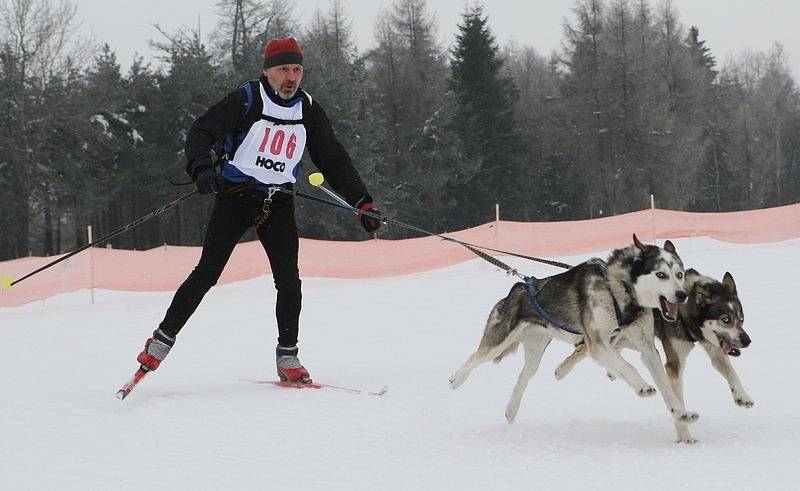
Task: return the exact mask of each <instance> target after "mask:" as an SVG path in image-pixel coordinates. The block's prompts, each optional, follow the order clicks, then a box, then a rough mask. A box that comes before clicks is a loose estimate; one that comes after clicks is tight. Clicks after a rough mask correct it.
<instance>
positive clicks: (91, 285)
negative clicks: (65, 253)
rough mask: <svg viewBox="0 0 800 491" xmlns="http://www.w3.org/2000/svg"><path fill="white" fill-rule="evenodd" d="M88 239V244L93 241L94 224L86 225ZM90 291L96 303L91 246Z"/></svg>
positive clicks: (91, 250)
mask: <svg viewBox="0 0 800 491" xmlns="http://www.w3.org/2000/svg"><path fill="white" fill-rule="evenodd" d="M86 239H87V240H88V241H89V242H87V244H91V243H92V226H91V225H87V226H86ZM89 291H90V294H91V298H92V305H94V247H90V248H89Z"/></svg>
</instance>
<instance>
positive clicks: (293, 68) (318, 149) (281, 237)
mask: <svg viewBox="0 0 800 491" xmlns="http://www.w3.org/2000/svg"><path fill="white" fill-rule="evenodd" d="M302 79H303V51H302V49H301V47H300V45H299V44H298V42H297V40H296V39H295V38H291V37H290V38H283V39H273V40H272V41H270V42H269V43H268V44H267V46H266V48H265V50H264V69H263V71H262V75H261V77H260V78H259V79H258V80H251V81H249V82H247V83H245V84H243V85H242V86H241V87H239V88H238V89H236V90H234V91H233V92H231V93H230V94H228V95H227V96H226V97H225V98H224V99H222V100H221V101H219V102H218V103H217V104H215V105H214V106H212V107H211V108H210V109H209V110H208V111H207V112H206V113H205V114H203V115H202V116H200V117H199V118H198V119H197V120H196V121H195V122H194V123H193V124H192V126H191V128H190V129H189V132H188V135H187V137H186V147H185V151H186V160H187V166H186V171H187V172H188V173H189V175H190V176H191V177H192V180H193V181H194V183H195V185H196V186H197V189H198V191H199V192H200V193H216V199H215V203H214V210H213V212H212V215H211V219H210V221H209V223H208V228H207V230H206V236H205V240H204V243H203V252H202V256H201V257H200V262H199V263H198V264H197V266H196V267H195V268H194V270H193V271H192V273H191V274H190V275H189V277H188V278H187V279H186V280H185V281H184V282H183V284H182V285H181V286H180V287H179V288H178V290H177V291H176V292H175V296H174V298H173V299H172V303H171V305H170V306H169V308H168V309H167V313H166V315H165V317H164V320H163V321H162V322H161V324H160V325H159V327H158V329H156V330H155V331H154V332H153V337H151V338H149V339H148V340H147V341H146V343H145V347H144V350H143V351H142V352H141V353H140V354H139V356H138V357H137V361H138V362H139V363H140V364H141V365H142V368H143V369H144V370H148V371H152V370H155V369H157V368H158V366H159V364H160V363H161V362H162V361H163V360H164V358H165V357H166V356H167V354H168V353H169V351H170V349H171V348H172V346H173V345H174V344H175V338H176V336H177V334H178V332H179V331H180V330H181V328H182V327H183V326H184V324H185V323H186V321H187V320H188V319H189V317H190V316H191V315H192V313H194V311H195V310H196V309H197V306H198V305H199V304H200V301H201V300H202V298H203V296H204V295H205V294H206V293H207V292H208V290H209V289H210V288H211V287H212V286H213V285H215V284H216V282H217V280H218V279H219V276H220V274H222V270H223V268H224V267H225V264H226V263H227V262H228V259H229V258H230V255H231V253H232V252H233V249H234V247H235V246H236V243H237V242H238V241H239V239H240V238H241V236H242V235H243V234H244V232H245V231H247V229H248V228H249V227H255V229H256V232H257V235H258V238H259V240H260V242H261V244H262V245H263V247H264V250H265V251H266V253H267V257H268V258H269V263H270V267H271V269H272V274H273V277H274V280H275V289H276V290H277V300H276V307H275V314H276V318H277V323H278V345H277V347H276V364H277V369H278V376H279V377H280V379H281V380H283V381H289V382H300V383H310V382H311V376H310V375H309V373H308V370H306V369H305V368H304V367H303V365H302V364H301V363H300V360H299V359H298V357H297V354H298V348H297V336H298V320H299V317H300V303H301V293H300V277H299V274H298V268H297V251H298V235H297V224H296V222H295V217H294V201H293V197H292V195H290V194H287V193H283V192H280V191H277V192H276V190H275V189H274V187H280V188H283V189H286V190H289V189H292V186H293V184H294V182H295V181H296V179H297V176H298V175H299V173H300V158H301V157H302V155H303V149H304V148H307V149H308V152H309V155H310V156H311V159H312V160H313V161H314V163H315V165H316V166H317V167H318V168H319V170H320V171H322V173H323V174H324V175H325V178H326V179H327V180H328V181H329V182H330V184H331V186H332V187H333V188H334V189H335V190H336V191H337V192H338V193H339V194H341V195H342V196H343V197H344V198H345V200H346V201H347V202H348V203H349V204H350V205H352V206H354V207H356V208H358V209H360V210H362V211H370V212H373V213H375V214H377V213H378V212H377V210H376V209H375V208H374V207H373V205H372V198H371V197H370V195H369V193H368V192H367V188H366V186H365V185H364V183H363V182H362V181H361V178H360V177H359V175H358V172H357V171H356V169H355V168H354V167H353V165H352V163H351V161H350V156H349V155H348V153H347V151H346V150H345V149H344V147H343V146H342V144H341V143H339V141H338V140H337V139H336V136H335V135H334V132H333V129H332V128H331V124H330V122H329V121H328V118H327V116H326V115H325V111H323V109H322V107H320V105H319V103H318V102H317V101H315V100H313V99H312V97H311V96H310V95H308V94H307V93H306V92H305V91H303V90H302V89H300V82H301V80H302ZM222 139H224V145H223V150H222V151H221V152H220V153H222V154H223V158H222V159H221V162H222V164H221V169H222V170H221V172H220V173H217V172H216V171H215V170H214V166H213V165H212V158H211V151H212V147H214V146H215V144H216V143H217V142H219V141H221V140H222ZM359 218H360V221H361V225H362V226H363V227H364V229H365V230H366V231H367V232H374V231H375V230H377V229H378V228H379V227H380V225H381V222H380V220H378V219H375V218H373V217H370V216H367V215H365V214H360V215H359Z"/></svg>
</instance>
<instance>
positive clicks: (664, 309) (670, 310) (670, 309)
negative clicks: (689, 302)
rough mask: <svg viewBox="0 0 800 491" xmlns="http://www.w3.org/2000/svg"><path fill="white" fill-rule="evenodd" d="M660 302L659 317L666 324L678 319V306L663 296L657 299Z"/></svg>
mask: <svg viewBox="0 0 800 491" xmlns="http://www.w3.org/2000/svg"><path fill="white" fill-rule="evenodd" d="M658 300H659V301H660V302H661V316H662V317H663V318H664V320H666V321H667V322H675V320H676V319H677V318H678V304H677V303H672V302H670V301H668V300H667V298H666V297H664V296H663V295H662V296H661V297H660V298H659V299H658Z"/></svg>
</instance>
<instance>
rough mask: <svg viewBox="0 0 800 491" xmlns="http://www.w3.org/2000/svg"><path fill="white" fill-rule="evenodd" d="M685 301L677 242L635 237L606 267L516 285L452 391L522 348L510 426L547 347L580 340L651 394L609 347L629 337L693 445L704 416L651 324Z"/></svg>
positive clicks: (596, 263) (595, 264) (584, 267)
mask: <svg viewBox="0 0 800 491" xmlns="http://www.w3.org/2000/svg"><path fill="white" fill-rule="evenodd" d="M686 298H687V294H686V291H685V290H684V270H683V263H682V262H681V259H680V257H679V256H678V254H677V253H676V251H675V246H674V245H673V243H672V242H671V241H667V242H666V243H665V244H664V247H663V248H660V247H657V246H654V245H645V244H643V243H641V242H640V241H639V239H638V238H637V237H636V235H634V236H633V245H631V246H628V247H626V248H622V249H616V250H614V251H612V253H611V255H610V256H609V257H608V259H607V260H605V261H603V260H601V259H591V260H589V261H587V262H584V263H582V264H579V265H577V266H575V267H573V268H571V269H569V270H568V271H565V272H564V273H561V274H558V275H555V276H550V277H547V278H543V279H541V280H533V281H531V282H529V283H522V282H520V283H517V284H515V285H514V286H513V287H512V288H511V291H510V292H509V293H508V295H507V296H506V297H505V298H503V299H501V300H500V301H499V302H497V304H496V305H495V306H494V308H493V309H492V311H491V313H490V314H489V319H488V321H487V322H486V327H485V329H484V332H483V337H482V339H481V341H480V344H479V346H478V349H477V351H476V352H475V353H474V354H472V356H470V357H469V358H468V359H467V361H466V362H465V363H464V364H463V365H462V366H461V367H460V368H459V369H458V370H457V371H456V372H455V373H454V374H453V375H452V376H451V377H450V387H451V388H452V389H454V390H455V389H457V388H458V387H460V386H461V385H462V384H463V383H464V382H465V381H466V379H467V377H468V376H469V374H470V372H471V371H472V370H473V369H475V368H476V367H477V366H478V365H480V364H482V363H484V362H487V361H489V360H494V361H495V362H499V361H500V360H502V359H503V358H504V357H505V356H507V355H508V354H510V353H513V352H514V351H515V350H516V348H517V347H518V346H519V345H520V344H522V346H523V348H524V351H525V364H524V366H523V368H522V372H521V373H520V375H519V378H518V379H517V383H516V385H515V387H514V389H513V391H512V393H511V399H510V400H509V402H508V405H507V407H506V419H507V420H508V422H509V423H511V422H513V421H514V419H515V417H516V415H517V411H518V410H519V405H520V401H521V399H522V395H523V393H524V392H525V388H526V387H527V385H528V382H529V381H530V380H531V378H532V377H533V376H534V375H535V374H536V371H537V370H538V368H539V363H540V361H541V359H542V355H543V354H544V351H545V349H547V346H548V345H549V344H550V341H551V340H552V339H553V338H556V339H560V340H562V341H565V342H568V343H572V344H576V343H579V342H580V341H582V340H583V341H584V343H585V346H586V353H587V355H588V356H590V357H592V358H593V359H594V360H595V361H597V362H598V363H599V364H600V365H601V366H603V367H604V368H605V369H606V370H607V371H608V372H609V373H610V374H612V375H613V376H615V377H620V378H622V379H623V380H624V381H625V382H626V383H627V384H628V385H629V386H630V387H631V388H633V390H634V391H635V392H636V394H638V395H639V396H641V397H648V396H652V395H654V394H655V393H656V389H655V388H653V387H652V386H651V385H650V384H648V383H647V382H645V381H644V379H642V377H641V375H640V374H639V372H638V371H637V370H636V369H635V368H634V367H633V366H632V365H631V364H630V363H628V362H627V361H626V360H625V359H624V358H622V356H621V355H620V354H619V352H618V351H617V349H615V347H614V345H613V343H612V342H613V340H614V338H615V337H616V336H618V335H619V334H620V333H623V332H624V335H625V339H626V341H627V342H628V343H629V344H630V346H632V347H633V348H634V349H636V350H637V351H639V352H640V353H641V358H642V362H643V363H644V366H645V367H646V368H647V370H648V371H649V372H650V374H651V376H652V378H653V380H654V381H655V384H656V387H658V390H659V391H661V395H662V397H663V399H664V402H665V403H666V405H667V408H668V409H669V411H670V414H671V415H672V419H673V424H674V426H675V430H676V432H677V439H678V441H679V442H686V443H691V442H694V441H695V440H694V439H693V438H692V436H691V434H690V433H689V424H690V423H693V422H694V421H696V420H697V419H698V417H699V416H698V414H697V413H694V412H690V411H687V410H686V408H685V407H684V404H683V401H682V400H681V399H680V398H678V397H677V396H676V395H675V393H674V392H673V389H672V387H671V385H670V383H669V379H668V377H667V374H666V371H665V369H664V366H663V364H662V362H661V357H660V355H659V354H658V351H657V350H656V347H655V332H654V329H655V328H654V321H653V309H657V310H658V311H659V312H660V315H661V316H662V317H663V318H664V319H666V320H667V321H675V320H676V319H677V317H678V304H679V303H682V302H684V301H685V300H686Z"/></svg>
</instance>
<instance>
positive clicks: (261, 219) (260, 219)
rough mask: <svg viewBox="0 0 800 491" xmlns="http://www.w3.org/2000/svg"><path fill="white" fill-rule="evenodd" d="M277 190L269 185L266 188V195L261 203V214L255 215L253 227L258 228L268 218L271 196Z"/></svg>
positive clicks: (270, 208) (270, 209)
mask: <svg viewBox="0 0 800 491" xmlns="http://www.w3.org/2000/svg"><path fill="white" fill-rule="evenodd" d="M277 191H278V188H276V187H275V186H270V188H269V189H268V190H267V197H266V198H264V203H263V204H262V205H261V214H260V215H258V216H257V217H256V223H255V227H256V228H260V227H261V226H262V225H264V224H265V223H266V222H267V220H269V217H270V215H272V196H274V195H275V193H276V192H277Z"/></svg>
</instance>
